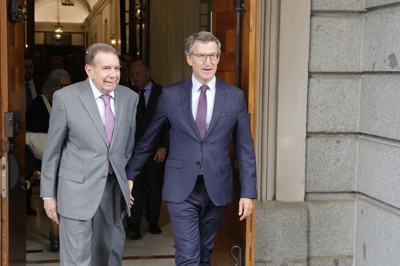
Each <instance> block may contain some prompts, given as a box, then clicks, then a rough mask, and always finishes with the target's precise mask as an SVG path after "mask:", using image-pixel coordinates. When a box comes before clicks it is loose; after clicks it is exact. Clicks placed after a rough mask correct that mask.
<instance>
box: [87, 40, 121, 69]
mask: <svg viewBox="0 0 400 266" xmlns="http://www.w3.org/2000/svg"><path fill="white" fill-rule="evenodd" d="M98 52H103V53H113V54H115V55H116V56H117V57H118V53H117V51H115V49H114V47H112V46H111V45H109V44H106V43H95V44H93V45H92V46H90V47H89V49H88V51H87V54H86V58H85V63H86V64H87V65H94V58H95V56H96V55H97V53H98Z"/></svg>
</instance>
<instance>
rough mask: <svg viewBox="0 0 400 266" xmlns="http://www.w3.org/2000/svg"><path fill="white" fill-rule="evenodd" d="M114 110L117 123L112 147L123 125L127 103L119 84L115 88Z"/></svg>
mask: <svg viewBox="0 0 400 266" xmlns="http://www.w3.org/2000/svg"><path fill="white" fill-rule="evenodd" d="M114 97H115V99H114V110H115V114H114V116H115V125H114V134H113V137H112V139H111V147H112V145H113V143H114V138H115V137H116V135H117V132H118V130H119V129H120V127H121V124H122V122H123V121H122V120H123V119H122V116H123V110H124V108H125V104H127V101H126V98H125V97H124V95H123V93H122V90H121V89H120V87H119V86H117V87H116V88H115V90H114Z"/></svg>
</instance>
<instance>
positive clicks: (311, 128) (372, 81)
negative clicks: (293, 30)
mask: <svg viewBox="0 0 400 266" xmlns="http://www.w3.org/2000/svg"><path fill="white" fill-rule="evenodd" d="M399 18H400V1H390V0H386V1H385V0H380V1H378V0H376V1H373V0H365V1H362V0H358V1H348V0H340V1H329V0H314V1H313V2H312V18H311V38H310V64H309V73H310V79H309V91H308V113H307V163H306V204H307V206H308V215H309V217H310V218H309V225H308V229H309V257H308V261H309V265H397V264H398V263H399V261H400V254H399V253H398V252H397V251H396V250H398V248H399V245H400V242H399V241H398V239H400V227H399V223H400V217H399V213H400V212H399V208H400V197H399V188H400V178H399V175H400V141H399V140H400V115H399V114H400V75H399V70H400V68H399V65H398V61H397V57H398V56H400V34H399V33H400V24H399V23H397V22H398V21H399ZM397 120H399V121H397Z"/></svg>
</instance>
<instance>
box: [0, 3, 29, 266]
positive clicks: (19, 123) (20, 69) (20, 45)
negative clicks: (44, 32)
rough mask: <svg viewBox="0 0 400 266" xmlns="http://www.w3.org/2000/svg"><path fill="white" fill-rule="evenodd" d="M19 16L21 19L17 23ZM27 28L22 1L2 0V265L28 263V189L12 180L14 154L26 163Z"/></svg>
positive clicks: (0, 25)
mask: <svg viewBox="0 0 400 266" xmlns="http://www.w3.org/2000/svg"><path fill="white" fill-rule="evenodd" d="M11 8H12V11H11V10H10V9H11ZM18 19H20V20H21V21H19V22H17V20H18ZM11 20H13V21H11ZM24 27H25V26H24V17H23V1H22V0H7V1H6V0H3V1H0V39H1V42H0V58H1V60H0V95H1V96H0V108H1V113H0V117H1V118H0V121H1V122H0V132H1V133H0V134H1V163H2V171H1V178H0V184H1V204H0V213H1V241H0V250H1V262H0V264H1V265H2V266H16V265H18V266H22V265H23V266H25V265H26V255H25V254H26V241H25V235H26V221H25V205H26V203H25V194H26V192H25V190H23V189H22V187H21V184H20V183H19V181H16V182H15V180H11V178H10V169H9V167H10V162H11V161H12V160H11V159H12V156H13V157H14V158H15V159H16V160H14V162H15V163H18V164H19V165H20V166H23V165H24V154H25V153H24V147H25V86H24V75H25V74H24V43H25V41H24V40H25V35H24ZM6 113H7V119H6ZM19 118H20V119H19ZM9 136H12V137H9ZM23 171H24V167H21V172H22V174H24V172H23ZM14 173H15V172H14ZM19 176H20V175H18V177H19Z"/></svg>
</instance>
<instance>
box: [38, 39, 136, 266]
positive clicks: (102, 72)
mask: <svg viewBox="0 0 400 266" xmlns="http://www.w3.org/2000/svg"><path fill="white" fill-rule="evenodd" d="M85 70H86V73H87V75H88V77H89V78H88V79H87V80H85V81H83V82H80V83H76V84H73V85H71V86H68V87H66V88H65V89H63V90H59V91H57V92H56V93H54V96H53V107H52V111H51V117H50V127H49V132H48V137H47V141H46V145H45V148H44V156H43V162H42V177H41V179H42V180H41V185H40V187H41V191H40V194H41V197H42V198H43V199H44V208H45V210H46V213H47V216H48V217H50V218H51V219H52V220H53V221H55V222H57V223H59V224H60V249H61V251H60V252H61V253H60V258H61V265H65V266H66V265H68V266H72V265H80V266H81V265H113V266H114V265H121V264H122V252H123V247H124V242H125V232H124V228H123V225H122V218H123V216H124V214H125V213H127V214H128V215H129V214H130V206H131V205H132V204H133V198H132V197H131V196H130V195H131V194H130V189H129V186H128V182H127V176H126V172H125V166H126V164H127V162H128V160H129V158H130V157H131V155H132V149H133V147H134V144H135V130H136V120H135V117H136V107H137V104H138V99H139V97H138V95H137V93H135V92H133V91H132V90H130V89H129V88H127V87H123V86H119V85H118V82H119V79H120V64H119V59H118V55H117V53H116V51H115V49H114V48H113V47H111V46H109V45H107V44H101V43H97V44H94V45H92V46H91V47H90V48H89V49H88V53H87V55H86V66H85Z"/></svg>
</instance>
